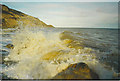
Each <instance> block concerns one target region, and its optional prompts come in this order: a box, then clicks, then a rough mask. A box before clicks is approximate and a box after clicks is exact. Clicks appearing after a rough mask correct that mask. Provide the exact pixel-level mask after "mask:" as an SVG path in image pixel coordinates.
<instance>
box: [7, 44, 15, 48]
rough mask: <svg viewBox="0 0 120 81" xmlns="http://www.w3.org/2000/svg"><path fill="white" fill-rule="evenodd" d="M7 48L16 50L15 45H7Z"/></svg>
mask: <svg viewBox="0 0 120 81" xmlns="http://www.w3.org/2000/svg"><path fill="white" fill-rule="evenodd" d="M5 47H6V48H10V49H13V48H14V45H13V44H7V45H6V46H5Z"/></svg>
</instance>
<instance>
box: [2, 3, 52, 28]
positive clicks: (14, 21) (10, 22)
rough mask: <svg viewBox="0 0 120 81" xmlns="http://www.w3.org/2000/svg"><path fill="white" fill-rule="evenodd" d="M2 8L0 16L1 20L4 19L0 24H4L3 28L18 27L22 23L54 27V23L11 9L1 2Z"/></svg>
mask: <svg viewBox="0 0 120 81" xmlns="http://www.w3.org/2000/svg"><path fill="white" fill-rule="evenodd" d="M0 8H1V9H0V10H2V13H0V14H2V17H1V18H2V19H1V18H0V20H2V23H0V26H2V28H3V29H4V28H16V27H18V28H20V27H21V25H22V27H26V26H28V27H29V26H30V27H53V26H52V25H47V24H46V23H44V22H43V21H41V20H39V19H38V18H35V17H32V16H29V15H27V14H24V13H22V12H20V11H17V10H14V9H11V8H9V7H7V6H6V5H1V4H0Z"/></svg>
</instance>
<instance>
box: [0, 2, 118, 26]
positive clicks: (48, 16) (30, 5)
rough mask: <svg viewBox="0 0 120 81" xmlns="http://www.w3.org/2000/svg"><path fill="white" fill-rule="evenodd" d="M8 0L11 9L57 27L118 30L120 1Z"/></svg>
mask: <svg viewBox="0 0 120 81" xmlns="http://www.w3.org/2000/svg"><path fill="white" fill-rule="evenodd" d="M101 1H104V2H100V0H91V2H89V1H88V0H84V2H82V1H80V0H74V1H73V0H69V1H68V0H64V1H62V0H61V1H60V0H58V1H55V0H52V1H51V2H50V1H48V0H44V2H43V1H41V0H39V1H38V0H34V1H33V0H29V1H28V0H24V1H23V0H16V1H15V0H6V2H5V1H4V2H3V1H2V4H5V5H7V6H8V7H9V8H12V9H15V10H18V11H21V12H23V13H26V14H28V15H31V16H34V17H37V18H39V19H40V20H42V21H43V22H45V23H46V24H51V25H53V26H55V27H77V28H78V27H81V28H117V27H118V0H101Z"/></svg>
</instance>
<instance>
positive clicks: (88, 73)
mask: <svg viewBox="0 0 120 81" xmlns="http://www.w3.org/2000/svg"><path fill="white" fill-rule="evenodd" d="M53 79H83V80H85V79H99V76H98V75H97V74H96V73H95V72H94V71H93V70H91V69H90V68H89V67H88V65H87V64H85V63H76V64H71V65H70V66H68V67H67V69H65V70H63V71H62V72H60V73H58V74H57V75H56V76H55V77H53Z"/></svg>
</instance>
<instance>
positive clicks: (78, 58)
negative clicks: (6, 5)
mask: <svg viewBox="0 0 120 81" xmlns="http://www.w3.org/2000/svg"><path fill="white" fill-rule="evenodd" d="M71 34H72V32H71ZM66 37H67V38H66ZM12 44H13V45H14V49H11V51H10V54H9V55H8V56H7V57H6V58H5V59H4V60H5V61H14V62H17V63H16V64H15V65H11V66H9V67H5V68H4V69H3V73H5V74H6V75H8V77H12V78H16V79H51V78H52V77H54V76H55V75H56V74H58V73H59V72H61V71H62V70H63V69H65V68H67V67H68V66H69V65H70V64H74V63H78V62H84V63H86V64H87V65H88V66H89V67H90V68H91V69H93V70H94V71H95V72H96V73H97V74H98V75H99V77H100V79H112V78H113V77H115V76H114V70H109V69H107V68H105V66H103V65H102V64H101V63H100V62H99V61H98V60H97V59H96V54H97V53H99V51H96V50H94V49H92V48H88V47H84V46H83V44H82V42H77V41H76V40H75V38H74V36H72V35H68V34H67V35H65V33H63V32H53V31H52V32H50V31H49V32H48V31H43V29H42V30H39V31H38V29H27V28H26V29H24V30H20V31H18V32H16V34H15V35H14V36H13V37H12Z"/></svg>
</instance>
